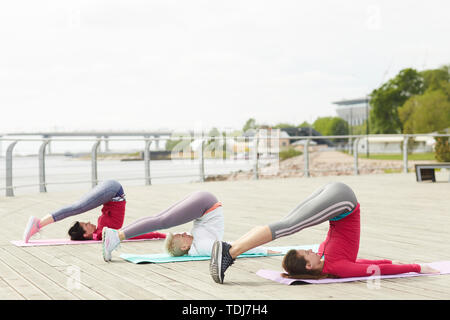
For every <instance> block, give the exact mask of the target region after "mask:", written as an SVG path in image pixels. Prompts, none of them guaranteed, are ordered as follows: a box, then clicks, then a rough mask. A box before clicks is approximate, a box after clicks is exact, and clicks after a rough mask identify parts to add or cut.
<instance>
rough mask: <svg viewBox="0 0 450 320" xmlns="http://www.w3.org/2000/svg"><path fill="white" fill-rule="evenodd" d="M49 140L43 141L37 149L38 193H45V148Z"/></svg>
mask: <svg viewBox="0 0 450 320" xmlns="http://www.w3.org/2000/svg"><path fill="white" fill-rule="evenodd" d="M49 143H50V140H44V142H42V144H41V146H40V148H39V192H47V185H46V183H45V148H46V147H47V145H48V144H49Z"/></svg>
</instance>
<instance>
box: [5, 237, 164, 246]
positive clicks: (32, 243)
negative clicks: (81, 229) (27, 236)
mask: <svg viewBox="0 0 450 320" xmlns="http://www.w3.org/2000/svg"><path fill="white" fill-rule="evenodd" d="M160 239H164V238H152V239H135V240H133V239H129V240H124V242H136V241H148V240H160ZM11 243H12V244H14V245H16V246H18V247H36V246H60V245H67V244H92V243H102V241H101V240H84V241H74V240H70V239H42V240H30V241H28V242H27V243H25V242H23V240H11Z"/></svg>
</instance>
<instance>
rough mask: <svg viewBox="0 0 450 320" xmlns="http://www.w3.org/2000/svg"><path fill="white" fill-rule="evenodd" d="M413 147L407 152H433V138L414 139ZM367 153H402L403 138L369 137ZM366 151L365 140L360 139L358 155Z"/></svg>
mask: <svg viewBox="0 0 450 320" xmlns="http://www.w3.org/2000/svg"><path fill="white" fill-rule="evenodd" d="M409 139H410V142H411V140H412V139H414V143H413V146H412V148H411V146H409V150H408V151H409V152H414V153H424V152H433V151H434V144H435V143H436V141H435V140H434V138H433V137H425V136H422V137H420V136H419V137H414V138H409ZM368 140H369V151H370V153H371V154H374V153H375V154H399V153H401V152H402V150H403V149H402V145H403V137H401V136H399V137H369V138H368ZM366 150H367V138H362V139H361V140H360V141H359V143H358V153H365V152H366Z"/></svg>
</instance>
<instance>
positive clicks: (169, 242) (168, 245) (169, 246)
mask: <svg viewBox="0 0 450 320" xmlns="http://www.w3.org/2000/svg"><path fill="white" fill-rule="evenodd" d="M164 249H165V251H166V252H167V253H168V254H170V255H171V256H173V257H179V256H184V255H185V254H187V253H188V252H189V249H187V250H181V249H180V248H179V247H177V246H176V245H175V242H174V238H173V233H171V232H169V233H167V234H166V239H165V240H164Z"/></svg>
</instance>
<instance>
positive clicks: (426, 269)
mask: <svg viewBox="0 0 450 320" xmlns="http://www.w3.org/2000/svg"><path fill="white" fill-rule="evenodd" d="M420 273H440V271H439V270H436V269H433V268H432V267H430V266H429V265H427V264H420Z"/></svg>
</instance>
